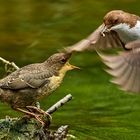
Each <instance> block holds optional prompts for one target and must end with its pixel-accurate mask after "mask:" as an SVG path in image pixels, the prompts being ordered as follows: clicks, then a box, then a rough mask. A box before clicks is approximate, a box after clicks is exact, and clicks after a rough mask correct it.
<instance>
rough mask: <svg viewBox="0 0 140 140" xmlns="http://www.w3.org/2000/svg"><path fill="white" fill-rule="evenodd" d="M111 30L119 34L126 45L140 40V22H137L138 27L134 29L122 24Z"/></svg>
mask: <svg viewBox="0 0 140 140" xmlns="http://www.w3.org/2000/svg"><path fill="white" fill-rule="evenodd" d="M111 29H112V30H115V31H116V32H117V33H118V35H119V37H120V39H121V40H122V41H123V42H124V43H128V42H131V41H134V40H138V39H140V21H137V23H136V25H135V26H133V27H130V26H129V25H128V24H126V23H121V24H119V25H116V26H114V27H112V28H111Z"/></svg>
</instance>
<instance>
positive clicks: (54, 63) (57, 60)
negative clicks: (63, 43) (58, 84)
mask: <svg viewBox="0 0 140 140" xmlns="http://www.w3.org/2000/svg"><path fill="white" fill-rule="evenodd" d="M71 55H72V53H65V52H63V53H55V54H53V55H52V56H50V57H49V58H48V59H47V60H46V62H45V63H47V65H48V66H49V67H50V68H52V69H53V70H54V71H60V70H61V71H63V72H64V73H65V72H66V71H68V70H72V69H75V68H76V69H80V68H79V67H77V66H74V65H71V64H70V63H69V59H70V57H71Z"/></svg>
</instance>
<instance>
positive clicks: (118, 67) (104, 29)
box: [66, 10, 140, 93]
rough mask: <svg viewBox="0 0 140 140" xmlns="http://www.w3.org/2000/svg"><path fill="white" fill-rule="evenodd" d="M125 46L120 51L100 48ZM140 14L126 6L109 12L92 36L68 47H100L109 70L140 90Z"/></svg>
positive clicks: (120, 81)
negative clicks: (107, 52) (133, 12)
mask: <svg viewBox="0 0 140 140" xmlns="http://www.w3.org/2000/svg"><path fill="white" fill-rule="evenodd" d="M106 48H124V52H123V53H119V54H118V55H115V56H114V55H113V56H111V55H103V54H101V53H99V50H101V49H106ZM139 48H140V17H139V16H137V15H134V14H130V13H127V12H124V11H122V10H113V11H110V12H108V13H107V14H106V15H105V16H104V19H103V24H101V25H100V26H99V27H98V28H97V29H96V30H95V31H94V32H93V33H92V34H91V35H90V36H88V37H87V38H86V39H83V40H82V41H81V42H79V43H77V44H76V45H73V46H71V47H68V48H66V50H67V51H68V52H73V51H78V52H80V51H84V50H97V51H98V54H99V56H100V57H101V58H102V60H103V62H104V63H105V64H106V65H107V66H108V67H109V68H110V69H109V70H107V72H108V73H110V74H111V75H112V76H114V79H113V80H112V82H113V83H116V84H118V85H120V87H121V88H122V89H123V90H125V91H131V92H134V93H140V80H139V78H138V77H139V75H140V58H139V57H140V49H139Z"/></svg>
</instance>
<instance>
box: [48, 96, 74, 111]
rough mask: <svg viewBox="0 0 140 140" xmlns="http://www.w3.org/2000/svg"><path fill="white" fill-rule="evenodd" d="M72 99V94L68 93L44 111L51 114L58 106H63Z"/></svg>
mask: <svg viewBox="0 0 140 140" xmlns="http://www.w3.org/2000/svg"><path fill="white" fill-rule="evenodd" d="M71 99H72V95H71V94H68V95H66V96H65V97H64V98H62V99H61V100H60V101H58V102H57V103H56V104H54V105H53V106H52V107H50V108H49V109H48V110H47V111H46V112H47V113H49V114H52V113H53V112H55V111H56V110H57V109H58V108H59V107H61V106H63V105H64V104H66V103H67V102H69V101H70V100H71Z"/></svg>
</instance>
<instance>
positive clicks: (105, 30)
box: [101, 25, 110, 37]
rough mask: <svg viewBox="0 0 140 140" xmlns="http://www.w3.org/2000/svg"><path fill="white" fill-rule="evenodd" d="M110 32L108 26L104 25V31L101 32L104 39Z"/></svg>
mask: <svg viewBox="0 0 140 140" xmlns="http://www.w3.org/2000/svg"><path fill="white" fill-rule="evenodd" d="M107 32H110V29H108V27H107V26H106V25H104V27H103V29H102V31H101V35H102V36H103V37H105V33H107Z"/></svg>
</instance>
